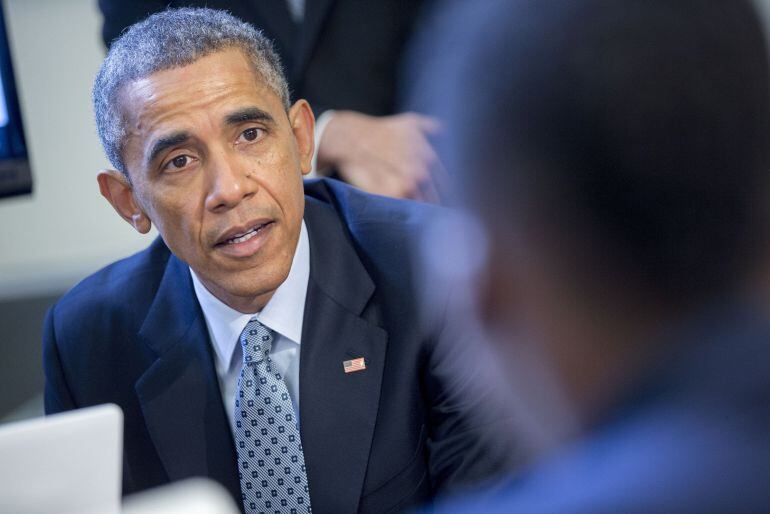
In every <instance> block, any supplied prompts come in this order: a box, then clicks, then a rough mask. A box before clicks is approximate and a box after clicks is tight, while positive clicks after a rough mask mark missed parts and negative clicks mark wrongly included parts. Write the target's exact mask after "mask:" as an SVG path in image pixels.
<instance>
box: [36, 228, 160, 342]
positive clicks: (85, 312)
mask: <svg viewBox="0 0 770 514" xmlns="http://www.w3.org/2000/svg"><path fill="white" fill-rule="evenodd" d="M170 257H171V252H170V251H169V250H168V248H167V247H166V245H165V244H164V243H163V241H162V240H161V239H160V238H157V239H156V240H155V241H154V242H153V243H152V244H151V245H150V246H149V247H148V248H146V249H145V250H143V251H141V252H138V253H136V254H134V255H132V256H130V257H127V258H125V259H121V260H119V261H116V262H114V263H112V264H110V265H108V266H106V267H104V268H102V269H101V270H99V271H97V272H95V273H94V274H92V275H90V276H88V277H86V278H85V279H83V280H82V281H81V282H80V283H78V284H77V285H75V286H74V287H73V288H72V289H70V290H69V291H68V292H67V293H65V294H64V296H62V298H61V299H59V301H57V302H56V304H55V305H54V306H53V307H52V308H51V311H50V313H49V322H52V323H53V324H54V327H53V328H54V329H55V330H56V332H57V334H62V335H63V334H66V333H71V332H73V331H74V332H76V333H88V332H91V333H98V332H100V331H101V330H108V329H109V328H108V327H110V326H115V327H116V322H120V324H125V323H130V322H132V321H133V322H134V323H140V322H141V321H140V320H141V318H142V316H143V314H144V313H146V311H147V309H148V308H149V305H150V304H151V303H152V300H153V298H154V295H155V292H156V290H157V286H158V284H159V283H160V281H161V279H162V277H163V274H164V272H165V269H166V266H167V265H168V261H169V259H170Z"/></svg>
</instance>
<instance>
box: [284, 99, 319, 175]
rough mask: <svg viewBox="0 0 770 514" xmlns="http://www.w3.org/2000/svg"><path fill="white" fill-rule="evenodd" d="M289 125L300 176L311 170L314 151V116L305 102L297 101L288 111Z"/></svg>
mask: <svg viewBox="0 0 770 514" xmlns="http://www.w3.org/2000/svg"><path fill="white" fill-rule="evenodd" d="M289 124H290V125H291V129H292V131H293V132H294V139H295V140H296V141H297V148H298V149H299V156H300V164H301V169H302V174H303V175H307V174H308V173H310V170H311V169H312V163H313V152H314V151H315V116H313V109H311V108H310V104H308V103H307V101H306V100H297V101H296V102H295V103H294V105H292V106H291V108H290V109H289Z"/></svg>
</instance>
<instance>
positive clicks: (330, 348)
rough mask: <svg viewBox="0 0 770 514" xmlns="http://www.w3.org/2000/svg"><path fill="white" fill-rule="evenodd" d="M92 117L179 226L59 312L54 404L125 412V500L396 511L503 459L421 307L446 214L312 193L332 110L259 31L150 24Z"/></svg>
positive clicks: (133, 202) (49, 365)
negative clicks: (176, 487) (176, 488)
mask: <svg viewBox="0 0 770 514" xmlns="http://www.w3.org/2000/svg"><path fill="white" fill-rule="evenodd" d="M94 109H95V112H96V120H97V129H98V132H99V136H100V138H101V140H102V143H103V145H104V148H105V151H106V153H107V155H108V156H109V158H110V160H111V162H112V164H113V165H114V166H115V168H116V169H115V170H109V171H104V172H102V173H100V174H99V176H98V181H99V187H100V190H101V192H102V194H103V195H104V196H105V198H107V200H108V201H109V202H110V203H111V204H112V206H113V207H114V208H115V210H116V211H117V212H118V214H119V215H120V216H121V217H123V218H124V219H125V220H126V221H127V222H129V223H130V224H131V225H132V226H134V227H135V228H136V230H137V231H139V232H140V233H147V232H148V231H149V230H150V228H151V224H155V226H156V227H157V229H158V231H159V232H160V236H161V237H160V238H159V239H157V240H156V241H155V242H154V243H153V244H152V245H151V246H150V247H149V248H148V249H147V250H145V251H143V252H140V253H138V254H136V255H134V256H132V257H130V258H128V259H125V260H122V261H120V262H117V263H114V264H112V265H110V266H108V267H107V268H105V269H103V270H101V271H99V272H97V273H96V274H95V275H93V276H91V277H89V278H87V279H86V280H84V281H83V282H82V283H80V284H79V285H78V286H76V287H75V288H74V289H73V290H72V291H70V292H69V293H68V294H66V295H65V296H64V297H63V298H62V299H61V300H60V301H59V302H58V303H57V305H56V306H54V307H53V308H52V309H51V311H50V312H49V315H48V318H47V321H46V325H45V332H44V365H45V372H46V378H47V384H46V399H45V401H46V410H47V412H49V413H52V412H59V411H62V410H68V409H74V408H78V407H84V406H87V405H94V404H99V403H104V402H114V403H117V404H118V405H120V407H121V408H122V409H123V411H124V413H125V420H126V421H125V451H124V466H123V470H124V473H123V481H124V492H125V493H131V492H134V491H139V490H142V489H145V488H148V487H152V486H156V485H160V484H164V483H166V482H169V481H173V480H178V479H181V478H185V477H191V476H208V477H211V478H214V479H216V480H218V481H220V482H221V483H222V484H224V485H225V486H226V487H227V488H228V489H229V490H230V492H231V493H232V495H233V496H234V497H235V498H236V499H237V501H238V502H239V503H241V505H242V507H243V508H244V510H245V511H246V512H263V511H265V512H268V511H269V512H274V511H276V510H278V511H280V512H294V511H298V512H304V511H310V507H311V505H312V509H313V510H314V511H315V512H321V513H325V512H328V513H352V512H386V511H387V512H391V511H400V510H403V509H406V508H408V507H409V506H410V505H414V504H416V503H420V502H423V501H426V500H429V499H430V498H432V497H433V496H434V495H436V494H438V493H441V492H444V491H448V490H451V489H453V488H455V487H458V486H459V485H460V484H464V483H467V482H470V481H473V480H474V479H477V478H480V477H482V476H484V475H486V474H488V473H490V472H492V471H494V470H495V469H496V468H497V467H499V466H500V465H502V464H504V460H503V458H502V455H501V452H500V450H499V447H498V448H497V449H496V451H495V453H494V454H492V453H491V452H488V451H487V448H486V446H485V442H484V441H483V440H482V439H480V438H479V437H478V434H477V433H476V432H475V430H474V424H475V423H476V421H475V420H476V419H477V418H475V417H473V416H471V415H470V414H471V413H470V412H469V410H468V408H467V407H468V406H467V405H463V404H462V398H463V397H461V396H458V395H457V394H456V392H457V389H455V387H453V386H452V383H451V382H452V378H453V377H452V376H450V372H451V368H450V367H448V366H447V365H446V363H445V361H444V360H442V359H443V357H442V356H443V354H442V353H440V352H437V351H436V345H437V344H439V341H438V339H437V335H438V333H439V332H440V331H441V330H442V328H443V324H442V322H441V320H440V319H434V320H431V319H426V318H425V317H423V316H421V314H420V309H418V305H417V302H416V295H415V290H414V288H413V282H414V277H413V276H412V274H411V273H412V272H411V271H410V270H411V269H412V265H411V264H412V263H411V261H412V256H413V255H412V254H413V250H414V248H415V246H416V244H417V242H418V239H419V233H420V228H421V226H422V225H423V224H424V223H425V222H426V221H427V220H428V219H429V218H430V217H432V216H434V215H435V212H434V210H433V209H432V208H429V207H427V206H424V205H420V204H412V203H408V202H402V201H397V200H390V199H385V198H381V197H374V196H370V195H367V194H365V193H362V192H359V191H357V190H355V189H352V188H350V187H349V186H346V185H343V184H341V183H338V182H334V181H327V180H320V181H315V182H310V183H308V184H306V185H305V186H304V190H303V181H302V175H303V174H306V173H307V172H308V171H309V170H310V161H311V158H312V154H313V114H312V111H311V110H310V107H309V105H308V103H307V102H306V101H304V100H299V101H297V102H296V103H294V104H293V105H290V104H289V100H288V91H287V86H286V82H285V80H284V78H283V76H282V74H281V71H280V65H279V62H278V59H277V57H276V55H275V54H274V52H273V51H272V47H271V45H270V43H269V41H267V40H266V39H265V38H264V37H262V36H261V35H260V34H259V33H258V32H257V31H255V30H254V29H253V27H251V26H250V25H248V24H246V23H243V22H241V21H240V20H237V19H236V18H234V17H232V16H230V15H228V14H226V13H224V12H221V11H213V10H209V9H179V10H172V11H166V12H163V13H159V14H156V15H154V16H152V17H150V18H149V19H147V20H145V21H143V22H141V23H139V24H137V25H135V26H133V27H132V28H131V29H130V30H129V31H127V32H126V33H125V34H124V35H123V36H122V37H121V38H120V39H119V40H118V41H116V42H114V43H113V45H112V48H111V50H110V52H109V55H108V56H107V58H106V59H105V61H104V63H103V65H102V68H101V70H100V72H99V74H98V76H97V78H96V81H95V85H94ZM479 393H480V391H479Z"/></svg>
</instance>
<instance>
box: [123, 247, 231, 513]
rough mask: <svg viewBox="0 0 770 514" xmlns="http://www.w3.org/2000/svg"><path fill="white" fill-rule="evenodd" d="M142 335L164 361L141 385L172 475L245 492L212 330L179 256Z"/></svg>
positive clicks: (154, 437)
mask: <svg viewBox="0 0 770 514" xmlns="http://www.w3.org/2000/svg"><path fill="white" fill-rule="evenodd" d="M139 336H140V337H141V338H142V339H143V340H144V342H145V343H146V344H147V345H148V346H149V347H150V348H151V349H152V350H153V351H154V352H155V353H156V355H157V359H156V361H155V362H154V363H153V364H152V366H150V367H149V368H148V369H147V371H146V372H145V373H144V374H143V375H142V376H141V377H140V379H139V380H138V381H137V383H136V386H135V388H136V392H137V395H138V397H139V401H140V404H141V407H142V412H143V414H144V418H145V423H146V425H147V429H148V431H149V433H150V436H151V437H152V440H153V443H154V444H155V448H156V450H157V452H158V456H159V457H160V459H161V461H162V462H163V465H164V467H165V469H166V472H167V474H168V477H169V479H170V480H172V481H173V480H179V479H182V478H187V477H191V476H206V477H210V478H212V479H214V480H217V481H219V482H220V483H222V484H223V485H224V486H225V487H226V488H227V489H229V490H230V492H231V494H233V496H234V497H235V498H240V484H239V481H238V476H237V459H236V456H235V448H234V444H233V440H232V434H231V432H230V428H229V425H228V423H227V416H226V414H225V410H224V406H223V405H222V396H221V393H220V390H219V385H218V381H217V375H216V371H215V369H214V365H213V360H212V356H211V353H210V352H211V350H210V345H209V337H208V331H207V329H206V324H205V322H204V320H203V315H202V313H201V311H200V307H199V305H198V302H197V299H196V297H195V292H194V290H193V287H192V282H191V278H190V274H189V270H188V269H187V266H186V265H185V264H184V263H182V262H181V261H179V260H178V259H177V258H176V257H174V256H173V255H172V256H171V257H170V259H169V263H168V265H167V267H166V272H165V274H164V276H163V279H162V281H161V284H160V287H159V288H158V293H157V295H156V297H155V300H154V301H153V303H152V306H151V307H150V310H149V312H148V315H147V317H146V318H145V321H144V323H143V325H142V328H141V330H140V332H139Z"/></svg>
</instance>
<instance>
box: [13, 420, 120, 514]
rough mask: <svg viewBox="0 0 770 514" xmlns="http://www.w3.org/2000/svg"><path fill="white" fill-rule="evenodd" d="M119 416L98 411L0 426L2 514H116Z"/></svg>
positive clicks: (117, 500) (118, 467)
mask: <svg viewBox="0 0 770 514" xmlns="http://www.w3.org/2000/svg"><path fill="white" fill-rule="evenodd" d="M122 452H123V413H122V411H121V410H120V408H119V407H118V406H116V405H100V406H98V407H89V408H86V409H80V410H75V411H71V412H66V413H62V414H55V415H52V416H47V417H44V418H38V419H33V420H29V421H20V422H16V423H9V424H7V425H2V426H0V512H8V513H14V514H43V513H51V512H57V513H61V514H75V513H77V514H119V513H120V495H121V473H122V471H121V470H122V459H123V457H122V455H123V453H122Z"/></svg>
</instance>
